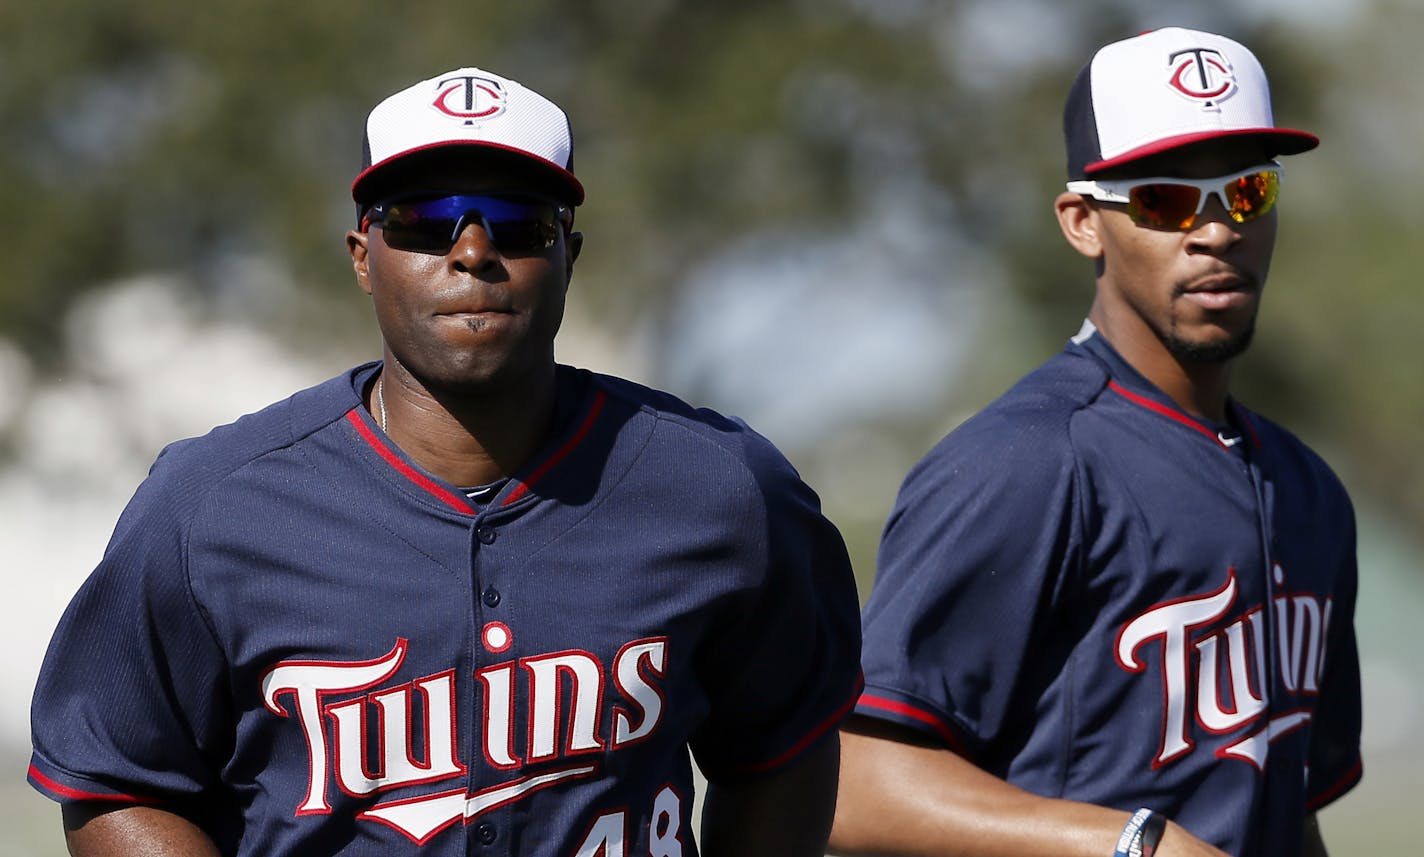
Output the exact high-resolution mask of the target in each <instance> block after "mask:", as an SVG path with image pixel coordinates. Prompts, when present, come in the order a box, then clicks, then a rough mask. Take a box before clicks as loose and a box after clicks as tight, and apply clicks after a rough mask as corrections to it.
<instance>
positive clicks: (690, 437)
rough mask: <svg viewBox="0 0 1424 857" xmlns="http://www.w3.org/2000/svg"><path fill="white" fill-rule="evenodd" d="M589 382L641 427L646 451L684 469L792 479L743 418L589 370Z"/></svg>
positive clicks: (779, 457)
mask: <svg viewBox="0 0 1424 857" xmlns="http://www.w3.org/2000/svg"><path fill="white" fill-rule="evenodd" d="M588 376H589V378H590V382H591V383H592V384H593V385H594V386H595V387H597V388H598V389H600V390H602V391H603V392H604V393H605V394H606V395H607V396H608V397H609V398H610V399H611V400H613V401H615V402H617V403H619V405H620V407H621V408H622V410H623V411H624V412H625V413H626V414H627V419H629V420H630V421H636V422H638V423H641V424H642V425H643V426H644V431H645V432H646V438H647V443H648V444H649V445H650V447H651V449H650V451H652V452H654V453H655V454H656V455H658V456H659V457H661V458H662V459H663V460H666V461H677V462H679V463H680V465H681V466H685V467H689V468H691V467H701V468H705V467H707V466H717V465H720V466H721V467H722V468H723V470H724V472H729V474H730V471H727V465H729V464H735V465H739V466H736V467H734V468H732V469H733V470H742V471H743V472H744V473H745V474H747V475H750V476H752V477H753V478H755V479H757V480H758V481H762V480H764V479H767V478H780V477H784V476H788V475H794V471H793V470H792V469H791V466H790V464H789V463H788V461H787V459H786V457H785V455H784V454H783V453H782V452H781V450H780V449H778V448H777V447H776V445H775V444H773V443H772V442H771V441H770V440H768V439H767V438H766V437H764V436H763V435H761V434H760V433H759V432H757V431H756V430H755V429H753V428H752V427H751V426H750V425H748V424H747V423H746V422H745V421H744V420H742V419H740V418H738V417H735V416H728V415H725V414H723V413H721V412H719V411H716V410H713V409H712V408H707V407H699V406H696V405H693V404H690V403H688V402H687V401H686V400H684V399H682V398H681V397H679V396H677V395H675V394H673V393H669V392H667V391H664V390H659V389H655V388H653V387H650V386H647V385H645V384H641V383H638V382H636V381H631V380H628V379H626V378H620V377H617V376H613V375H602V374H598V373H595V372H589V373H588Z"/></svg>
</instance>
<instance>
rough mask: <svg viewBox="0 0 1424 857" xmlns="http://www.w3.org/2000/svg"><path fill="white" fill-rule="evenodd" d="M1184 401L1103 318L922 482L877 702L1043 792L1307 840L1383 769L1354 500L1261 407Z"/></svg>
mask: <svg viewBox="0 0 1424 857" xmlns="http://www.w3.org/2000/svg"><path fill="white" fill-rule="evenodd" d="M1230 407H1231V412H1232V419H1231V422H1230V424H1228V425H1221V426H1216V425H1207V424H1204V423H1202V422H1200V421H1199V420H1196V419H1193V418H1192V417H1190V416H1188V415H1187V414H1185V413H1183V412H1182V411H1181V410H1180V409H1178V408H1177V407H1176V406H1175V405H1173V404H1172V402H1171V400H1170V399H1168V398H1167V397H1166V396H1165V395H1164V394H1163V393H1162V392H1161V391H1160V390H1158V389H1156V388H1155V387H1153V386H1152V385H1151V384H1149V383H1148V382H1147V381H1146V380H1145V379H1144V378H1142V377H1141V376H1140V375H1139V374H1138V373H1137V372H1135V371H1134V370H1133V369H1132V368H1131V367H1129V366H1128V365H1127V364H1126V363H1125V362H1124V361H1123V360H1122V359H1121V357H1120V356H1119V355H1117V354H1116V353H1115V352H1114V351H1113V349H1112V348H1111V347H1110V346H1109V345H1108V344H1107V342H1106V341H1105V340H1103V338H1102V337H1101V336H1099V335H1097V334H1096V333H1094V332H1093V331H1092V328H1091V326H1086V327H1085V329H1084V332H1083V333H1082V334H1081V335H1080V336H1079V337H1075V339H1074V341H1072V342H1070V343H1069V345H1068V346H1067V348H1066V349H1065V350H1064V351H1063V353H1061V354H1060V355H1058V356H1056V357H1054V358H1052V359H1051V360H1049V361H1048V362H1047V363H1045V364H1044V365H1043V366H1041V367H1040V368H1039V369H1038V370H1036V371H1035V372H1033V373H1031V374H1030V375H1028V376H1027V377H1025V378H1024V379H1022V380H1021V381H1020V382H1019V383H1018V384H1017V385H1016V386H1014V387H1013V388H1012V389H1011V390H1010V391H1009V392H1008V393H1006V394H1005V395H1004V396H1002V397H1001V398H999V399H998V400H997V401H995V402H994V403H992V404H991V405H990V406H989V407H987V408H986V409H985V410H983V411H982V412H980V413H979V414H977V415H975V416H974V417H973V418H971V419H970V420H968V421H967V422H965V423H964V424H963V425H962V426H960V427H959V428H958V429H956V430H955V431H953V432H952V433H951V434H950V435H949V436H948V437H947V438H945V439H944V440H943V441H942V442H941V443H940V444H939V445H938V446H936V447H935V449H934V450H933V451H932V452H930V453H929V455H928V456H926V458H925V459H924V460H923V461H921V462H920V463H919V464H918V465H917V466H916V467H915V468H914V470H912V471H911V473H910V475H909V476H908V477H907V478H906V481H905V483H904V486H903V488H902V490H901V494H900V496H899V499H898V501H897V503H896V506H895V509H894V512H893V513H892V515H891V517H890V519H889V522H888V524H887V525H886V529H885V533H884V538H883V541H882V545H881V553H880V560H879V570H878V577H877V579H876V582H875V586H874V588H873V590H872V592H871V596H870V599H869V603H868V605H867V607H866V611H865V615H864V630H865V652H864V660H863V663H864V668H865V680H866V689H865V693H864V695H863V696H862V697H861V699H860V701H859V703H858V705H857V709H856V710H857V712H858V713H859V714H862V715H867V716H871V717H877V718H883V719H885V720H889V721H893V722H895V723H898V724H900V725H902V726H908V727H912V728H915V729H918V730H922V731H924V732H925V733H928V734H929V735H932V736H936V737H937V738H938V739H939V740H940V741H941V742H943V744H944V745H946V746H947V747H948V748H950V749H951V750H953V751H955V752H957V753H959V754H961V755H963V756H964V757H966V758H968V759H969V760H971V761H973V762H974V763H975V764H977V765H978V766H980V767H982V768H984V769H985V770H988V771H990V772H992V773H994V774H996V775H998V776H999V777H1001V778H1003V779H1006V780H1008V781H1009V782H1010V783H1013V784H1015V785H1017V786H1019V787H1021V788H1023V789H1026V790H1028V791H1030V792H1033V793H1035V794H1039V795H1044V796H1048V797H1060V798H1067V799H1071V800H1077V801H1085V802H1089V803H1094V804H1100V805H1105V806H1110V807H1116V808H1118V809H1123V810H1129V811H1131V810H1135V809H1137V808H1139V807H1143V806H1146V807H1149V808H1151V809H1154V810H1157V811H1159V812H1162V813H1165V814H1167V815H1168V816H1170V817H1171V818H1173V819H1175V820H1176V821H1177V822H1178V823H1180V824H1182V825H1183V826H1184V827H1186V828H1187V829H1188V830H1189V831H1191V832H1192V833H1193V834H1195V835H1196V836H1198V837H1200V838H1202V839H1204V840H1206V841H1208V842H1211V843H1213V844H1215V845H1216V846H1217V847H1219V848H1222V849H1224V850H1225V851H1227V852H1229V853H1231V854H1233V855H1238V857H1240V855H1246V857H1250V855H1261V857H1267V855H1270V857H1279V855H1289V854H1298V853H1300V848H1301V844H1300V835H1301V830H1302V823H1303V818H1304V816H1305V814H1306V812H1307V811H1309V810H1312V809H1314V808H1316V807H1319V806H1322V805H1324V804H1325V803H1327V802H1329V801H1331V800H1333V799H1334V798H1336V797H1338V796H1339V795H1340V794H1342V793H1343V792H1344V791H1346V790H1347V789H1349V788H1350V787H1351V786H1353V785H1354V784H1355V782H1356V781H1357V780H1358V779H1359V777H1360V772H1361V768H1360V755H1359V733H1360V686H1359V674H1358V657H1357V653H1356V649H1355V636H1354V630H1353V623H1352V615H1353V612H1354V607H1355V594H1356V568H1355V531H1354V513H1353V510H1352V508H1351V505H1350V501H1349V498H1348V497H1347V495H1346V493H1345V491H1344V489H1343V487H1342V486H1341V484H1340V483H1339V481H1338V480H1337V479H1336V478H1335V476H1334V475H1333V474H1332V473H1331V472H1330V470H1329V469H1328V468H1327V466H1326V465H1325V464H1324V463H1323V462H1322V461H1321V460H1320V459H1319V458H1318V457H1317V456H1316V455H1315V454H1313V453H1312V452H1311V451H1310V450H1308V449H1307V448H1306V447H1305V446H1304V445H1303V444H1301V443H1300V442H1299V441H1298V440H1297V439H1296V438H1294V437H1293V436H1291V435H1290V434H1288V433H1287V432H1286V431H1284V430H1283V429H1281V428H1279V427H1278V426H1276V425H1274V424H1273V423H1271V422H1269V421H1268V420H1265V419H1263V418H1261V417H1259V416H1257V415H1255V414H1252V413H1248V412H1247V411H1246V410H1245V409H1244V408H1241V407H1240V406H1239V405H1237V404H1236V403H1234V402H1233V403H1232V404H1231V406H1230Z"/></svg>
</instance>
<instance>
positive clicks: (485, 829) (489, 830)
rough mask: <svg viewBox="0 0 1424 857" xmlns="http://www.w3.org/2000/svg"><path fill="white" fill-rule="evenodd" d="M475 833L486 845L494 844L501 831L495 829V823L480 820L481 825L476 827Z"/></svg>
mask: <svg viewBox="0 0 1424 857" xmlns="http://www.w3.org/2000/svg"><path fill="white" fill-rule="evenodd" d="M475 835H476V836H478V837H479V838H480V841H481V842H483V843H484V844H486V845H493V844H494V841H495V840H496V839H498V838H499V831H498V830H495V829H494V825H493V824H490V823H489V822H488V821H482V822H480V826H479V827H476V828H475Z"/></svg>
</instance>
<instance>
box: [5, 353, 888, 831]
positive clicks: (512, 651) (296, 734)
mask: <svg viewBox="0 0 1424 857" xmlns="http://www.w3.org/2000/svg"><path fill="white" fill-rule="evenodd" d="M376 369H377V366H376V365H375V364H372V365H368V366H364V367H360V368H358V369H356V370H353V371H352V372H351V373H348V374H347V375H344V376H342V377H339V378H336V379H334V380H332V381H329V382H327V383H325V384H323V385H321V386H318V387H315V388H312V389H310V390H306V391H303V392H301V393H298V394H296V395H295V396H293V397H292V398H291V399H289V400H287V401H285V402H282V403H279V404H277V405H274V406H272V407H270V408H267V409H266V410H263V411H261V412H259V413H257V414H255V415H251V416H248V417H244V418H242V419H241V420H238V421H237V422H236V423H234V424H233V425H231V426H227V427H223V428H220V429H217V430H214V431H213V432H212V433H210V434H209V435H207V436H206V437H203V438H200V439H196V440H190V441H184V442H180V443H178V444H175V445H173V446H171V447H170V448H169V449H167V450H166V451H165V452H164V453H163V454H162V455H161V456H160V457H159V459H158V461H157V463H156V464H155V465H154V468H153V470H152V472H151V474H150V476H149V478H148V479H147V480H146V481H145V483H144V484H143V485H142V487H141V488H140V489H139V490H138V492H137V494H136V495H135V497H134V499H133V501H132V502H131V503H130V505H129V507H128V509H127V510H126V511H125V513H124V515H123V516H122V518H121V519H120V521H119V524H118V527H117V529H116V531H115V533H114V536H113V539H112V541H111V543H110V545H109V547H108V549H107V551H106V552H105V555H104V558H103V560H102V562H101V564H100V566H99V567H98V569H97V570H96V571H95V572H94V574H93V575H91V577H90V578H89V579H88V581H87V582H86V583H85V584H84V586H83V587H82V589H81V590H80V592H79V593H78V595H77V596H76V597H75V599H74V601H73V603H72V604H71V605H70V607H69V609H68V611H67V612H66V613H65V615H64V617H63V619H62V620H61V623H60V626H59V628H58V630H57V631H56V633H55V637H54V640H53V641H52V643H51V646H50V650H49V653H48V655H47V657H46V659H45V662H44V666H43V669H42V672H41V675H40V680H39V683H38V686H37V689H36V691H35V698H34V708H33V732H34V754H33V757H32V764H31V768H30V781H31V782H32V783H33V784H34V785H35V786H36V787H37V788H39V789H40V790H41V791H43V792H45V793H46V794H48V795H50V796H51V797H53V798H55V799H57V800H60V801H71V800H85V799H90V800H92V799H108V800H114V801H121V802H134V803H154V804H159V805H163V806H166V807H168V808H171V809H173V810H175V811H179V812H181V813H183V814H185V815H187V816H189V817H191V818H193V819H195V820H197V821H198V822H199V823H200V824H201V826H203V827H204V828H205V829H206V830H208V831H209V832H210V833H211V835H212V836H213V837H214V838H215V840H216V841H217V842H218V844H219V846H220V849H221V850H222V851H223V853H225V854H241V855H262V857H276V855H314V854H342V855H391V854H417V853H419V854H422V855H425V854H429V855H441V854H449V855H456V854H458V855H465V854H505V855H513V854H517V855H540V857H577V855H595V854H596V855H600V857H615V855H629V857H632V855H650V854H652V855H677V854H684V855H693V854H696V844H695V841H694V837H693V822H694V819H693V818H692V806H693V774H692V769H691V761H690V759H689V754H688V748H689V747H690V748H691V751H692V753H693V754H694V755H695V757H696V760H697V762H698V764H699V766H700V767H701V768H702V770H703V771H704V772H705V773H706V774H707V776H708V777H709V779H712V780H713V781H718V780H729V779H732V778H737V777H754V776H757V775H758V774H761V773H764V772H769V771H774V770H776V769H778V768H779V767H781V766H783V765H784V764H786V763H788V762H789V761H790V760H792V759H794V758H796V757H797V756H798V755H799V754H800V753H801V752H802V751H804V750H805V749H807V748H808V747H810V746H811V745H812V744H813V743H815V742H816V741H818V740H819V739H821V738H822V737H824V736H828V735H830V734H833V732H834V728H835V726H836V725H837V724H838V722H839V721H840V720H841V719H842V717H843V716H844V715H845V714H847V713H848V712H849V709H850V707H851V705H852V704H853V701H854V699H855V697H856V695H857V693H858V690H859V675H860V673H859V664H858V655H859V627H858V602H857V599H856V594H855V588H854V581H853V578H852V576H851V571H850V567H849V561H848V559H847V556H846V552H845V548H844V545H843V543H842V541H841V538H840V535H839V534H838V533H837V531H836V530H835V528H834V527H833V526H832V525H831V524H830V523H829V522H828V521H827V520H826V519H825V518H824V517H823V516H822V515H821V513H820V511H819V508H818V501H817V499H816V497H815V495H814V494H813V493H812V492H811V490H810V489H809V488H807V487H806V485H805V484H804V483H802V482H801V480H800V479H799V478H798V477H797V476H796V474H795V472H794V471H793V470H792V468H791V466H790V465H789V464H788V463H787V462H786V461H785V459H784V458H783V457H782V456H781V455H780V454H779V453H778V452H777V451H776V450H775V449H774V448H773V447H772V446H771V444H769V443H768V442H767V441H766V440H765V439H763V438H762V437H760V436H759V435H757V434H755V433H754V432H752V431H751V430H750V429H748V428H747V427H746V426H745V425H743V424H742V423H740V422H738V421H735V420H730V419H726V418H723V417H720V416H718V415H716V414H714V413H711V412H709V411H705V410H694V409H692V408H690V407H688V406H687V405H685V404H683V403H682V402H680V401H678V400H676V399H674V398H672V397H670V396H667V395H665V394H662V393H658V392H656V391H652V390H648V389H646V388H643V387H640V386H637V385H634V384H632V383H629V382H625V381H621V380H618V379H614V378H609V377H606V376H600V375H594V374H591V373H588V372H584V371H581V370H574V369H570V368H567V367H560V368H559V417H558V422H559V424H560V425H561V426H562V428H561V429H559V430H558V431H557V432H556V434H557V436H556V437H555V438H554V439H553V440H552V441H551V443H550V444H549V446H548V447H547V448H545V449H544V450H543V451H542V452H541V453H540V454H539V455H538V456H536V458H535V459H534V460H533V462H532V463H531V464H530V466H529V467H528V468H527V469H526V470H525V471H523V472H522V473H520V474H518V475H517V477H516V478H514V479H512V480H510V481H509V482H508V483H507V484H506V485H505V486H504V487H503V488H502V489H501V491H500V492H499V494H498V495H497V496H496V497H495V498H493V499H492V500H491V501H490V502H489V503H488V504H487V505H482V506H478V507H476V506H474V505H472V503H471V501H470V500H469V499H468V498H467V497H466V496H465V495H464V494H463V493H462V492H461V491H460V489H459V488H457V487H456V486H453V485H449V484H447V483H444V482H442V481H441V480H440V479H437V478H435V477H433V476H431V475H429V474H427V473H425V472H424V471H422V470H421V469H420V468H419V467H417V466H416V465H415V464H414V463H413V462H412V461H411V460H410V459H408V458H407V457H406V456H405V455H404V454H403V453H402V452H401V451H400V450H399V449H397V448H396V447H395V446H394V445H393V444H392V443H391V442H390V441H389V440H388V439H387V438H386V437H385V436H384V434H383V433H382V432H381V431H380V429H379V428H378V427H377V426H376V424H375V421H374V420H373V419H372V418H371V416H370V414H369V413H368V412H367V411H366V410H365V409H364V408H363V407H362V406H361V398H360V393H361V390H362V389H363V388H364V387H365V386H366V385H367V384H369V382H370V380H371V379H372V377H373V376H374V373H375V371H376Z"/></svg>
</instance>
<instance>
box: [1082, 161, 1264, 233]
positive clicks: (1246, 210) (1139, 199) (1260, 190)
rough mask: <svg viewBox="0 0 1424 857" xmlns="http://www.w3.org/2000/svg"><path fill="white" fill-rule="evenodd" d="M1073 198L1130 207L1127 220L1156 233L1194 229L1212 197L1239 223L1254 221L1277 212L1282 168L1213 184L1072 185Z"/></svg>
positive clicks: (1243, 173) (1253, 170) (1106, 182)
mask: <svg viewBox="0 0 1424 857" xmlns="http://www.w3.org/2000/svg"><path fill="white" fill-rule="evenodd" d="M1068 190H1069V191H1070V192H1072V193H1078V194H1082V195H1084V196H1091V197H1092V198H1093V199H1096V200H1100V201H1102V202H1117V203H1126V204H1127V216H1128V217H1130V218H1132V222H1133V223H1136V224H1137V225H1138V226H1147V227H1150V228H1152V229H1172V230H1184V229H1191V228H1192V227H1193V226H1194V225H1195V224H1196V222H1197V217H1198V216H1199V215H1200V214H1201V213H1202V210H1203V209H1205V208H1206V201H1207V198H1208V197H1209V196H1211V195H1212V194H1215V195H1216V196H1218V197H1220V198H1221V203H1222V205H1223V206H1225V207H1226V213H1227V214H1229V215H1230V216H1231V219H1232V220H1234V221H1236V222H1237V223H1246V222H1248V221H1251V220H1255V219H1256V218H1258V217H1260V216H1261V215H1263V214H1265V213H1266V212H1268V211H1270V210H1271V209H1272V208H1275V207H1276V197H1277V196H1279V195H1280V192H1281V167H1280V164H1268V165H1264V166H1259V167H1252V168H1251V169H1249V170H1242V171H1241V172H1239V173H1234V174H1232V175H1229V176H1221V177H1220V178H1214V179H1177V178H1151V179H1121V180H1106V179H1104V180H1102V181H1072V182H1068Z"/></svg>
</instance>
